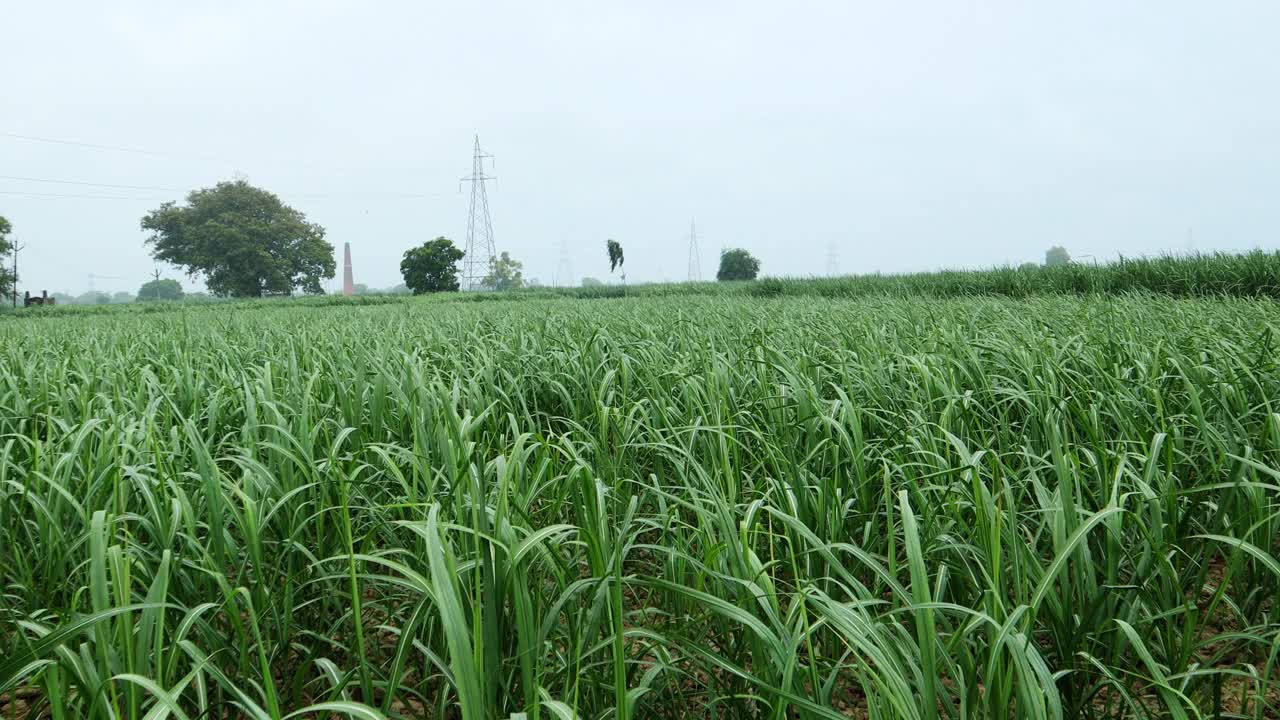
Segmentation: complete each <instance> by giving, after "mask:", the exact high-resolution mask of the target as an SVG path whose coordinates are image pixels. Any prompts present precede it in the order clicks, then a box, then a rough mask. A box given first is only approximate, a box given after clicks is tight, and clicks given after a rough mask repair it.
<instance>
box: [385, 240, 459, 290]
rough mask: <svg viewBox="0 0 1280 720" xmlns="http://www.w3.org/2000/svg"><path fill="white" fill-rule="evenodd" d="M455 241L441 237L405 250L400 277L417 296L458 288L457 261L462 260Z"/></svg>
mask: <svg viewBox="0 0 1280 720" xmlns="http://www.w3.org/2000/svg"><path fill="white" fill-rule="evenodd" d="M464 254H465V253H463V251H462V250H459V249H458V247H457V246H456V245H454V244H453V241H452V240H449V239H448V238H446V237H438V238H436V239H435V240H428V241H426V242H424V243H422V244H421V245H419V246H418V247H415V248H409V249H408V250H405V251H404V259H402V260H401V261H400V274H401V275H402V276H403V277H404V284H405V285H406V286H408V288H409V289H410V290H412V291H413V294H414V295H421V294H423V293H432V292H451V291H454V290H457V289H458V261H459V260H461V259H462V256H463V255H464Z"/></svg>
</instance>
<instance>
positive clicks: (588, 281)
mask: <svg viewBox="0 0 1280 720" xmlns="http://www.w3.org/2000/svg"><path fill="white" fill-rule="evenodd" d="M601 285H604V283H602V282H600V281H599V280H597V279H596V278H593V277H584V278H582V287H584V288H585V287H600V286H601Z"/></svg>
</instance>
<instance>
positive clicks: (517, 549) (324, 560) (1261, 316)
mask: <svg viewBox="0 0 1280 720" xmlns="http://www.w3.org/2000/svg"><path fill="white" fill-rule="evenodd" d="M1278 317H1280V316H1278V315H1277V313H1276V310H1275V306H1274V304H1273V303H1272V302H1271V301H1268V300H1243V299H1238V300H1230V299H1226V300H1174V299H1169V298H1138V297H1134V298H1125V299H1107V298H1097V297H1086V298H1063V297H1054V298H1039V299H1031V300H1018V301H1015V300H1008V299H968V300H922V299H914V300H908V299H892V298H875V297H871V298H864V299H861V300H844V301H826V300H823V301H817V300H812V299H786V298H783V299H773V300H765V299H753V298H750V297H714V296H711V297H683V298H662V297H653V298H632V299H628V300H625V301H611V300H604V301H596V302H572V301H566V300H563V299H548V300H537V299H529V300H528V301H526V302H479V303H470V302H447V303H446V302H398V303H394V304H386V305H381V306H369V307H359V306H345V307H343V306H335V307H311V306H305V305H292V304H287V303H281V304H277V305H272V306H265V305H264V306H261V307H257V308H254V309H253V310H252V311H250V310H248V309H247V308H240V309H237V308H236V307H234V306H231V307H225V308H205V309H187V310H174V311H172V312H163V313H156V314H146V315H143V314H134V313H118V314H109V315H98V316H77V315H63V316H52V317H42V318H33V319H31V320H30V321H29V322H5V323H0V341H3V342H2V343H0V547H4V548H6V550H5V552H3V553H0V580H2V581H3V596H2V597H0V652H2V653H3V654H2V655H0V693H5V694H3V695H0V698H3V699H0V715H3V716H4V717H9V716H10V714H15V713H16V712H17V709H18V708H26V707H28V706H29V707H33V708H35V709H37V710H40V711H42V712H47V713H49V714H50V716H52V717H58V718H63V717H66V718H72V717H76V718H79V717H85V718H140V717H143V716H144V715H145V716H146V717H148V718H152V719H153V720H158V719H159V718H163V717H169V716H172V717H184V716H186V717H193V718H194V717H197V716H203V717H230V716H232V715H233V714H234V713H236V712H238V713H242V714H243V716H249V717H259V718H262V717H266V718H277V717H284V716H285V715H288V713H290V712H292V711H296V710H299V709H302V708H305V707H306V706H308V705H315V704H321V705H320V706H319V707H316V708H313V709H312V710H309V711H308V712H311V713H315V714H316V715H319V714H322V713H324V712H333V713H336V714H346V715H350V716H353V717H376V716H377V715H378V714H383V715H387V716H397V715H399V716H408V717H434V718H459V717H460V718H464V719H465V720H480V719H482V718H507V717H509V716H510V715H512V714H513V713H520V712H525V713H528V714H529V717H531V718H534V717H543V718H571V717H582V718H592V719H595V718H618V719H622V720H625V719H626V718H651V717H670V718H677V717H722V718H730V717H732V718H746V717H750V718H845V717H859V718H922V719H923V718H938V717H945V718H1008V717H1017V718H1120V717H1150V718H1166V717H1168V718H1184V717H1187V718H1189V717H1213V713H1215V712H1221V713H1223V714H1222V715H1220V716H1221V717H1251V718H1257V719H1261V718H1271V717H1277V716H1280V671H1278V669H1277V667H1278V665H1280V657H1278V654H1280V618H1278V617H1277V613H1280V606H1278V605H1277V599H1278V598H1280V561H1278V560H1277V554H1278V553H1280V546H1278V544H1277V542H1278V541H1277V539H1278V538H1280V495H1278V493H1280V408H1277V407H1275V405H1274V403H1275V402H1276V398H1280V366H1277V363H1276V360H1277V351H1276V343H1277V338H1276V331H1277V327H1276V325H1277V318H1278ZM15 689H16V690H18V691H20V692H19V693H18V694H17V695H15V694H14V693H15ZM19 696H20V697H21V698H22V699H18V697H19ZM6 703H7V705H6ZM6 707H7V708H8V709H5V708H6ZM232 708H236V710H234V711H233V710H232ZM5 713H9V714H5ZM148 713H151V714H148Z"/></svg>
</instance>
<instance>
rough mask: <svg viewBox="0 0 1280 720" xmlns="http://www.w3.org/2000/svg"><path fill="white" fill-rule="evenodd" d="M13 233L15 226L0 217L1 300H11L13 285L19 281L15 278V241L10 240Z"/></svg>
mask: <svg viewBox="0 0 1280 720" xmlns="http://www.w3.org/2000/svg"><path fill="white" fill-rule="evenodd" d="M11 232H13V226H12V225H10V224H9V221H8V220H6V219H5V218H4V216H3V215H0V298H4V299H6V300H7V299H9V297H10V295H11V294H12V293H13V283H14V282H15V281H16V280H17V278H15V277H14V276H13V271H12V270H11V269H10V268H12V267H13V258H12V257H10V255H12V254H13V241H12V240H10V239H9V233H11Z"/></svg>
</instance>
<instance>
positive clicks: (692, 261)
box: [689, 218, 702, 282]
mask: <svg viewBox="0 0 1280 720" xmlns="http://www.w3.org/2000/svg"><path fill="white" fill-rule="evenodd" d="M700 280H702V258H701V257H700V256H699V254H698V229H697V228H696V227H694V224H693V218H689V282H698V281H700Z"/></svg>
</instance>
